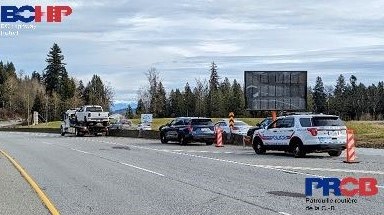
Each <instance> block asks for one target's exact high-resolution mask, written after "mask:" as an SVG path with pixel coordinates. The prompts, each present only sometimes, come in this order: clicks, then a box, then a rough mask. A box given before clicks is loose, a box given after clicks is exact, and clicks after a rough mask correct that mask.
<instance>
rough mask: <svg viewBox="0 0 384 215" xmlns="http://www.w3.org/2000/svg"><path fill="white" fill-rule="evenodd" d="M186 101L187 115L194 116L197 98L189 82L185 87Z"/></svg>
mask: <svg viewBox="0 0 384 215" xmlns="http://www.w3.org/2000/svg"><path fill="white" fill-rule="evenodd" d="M184 102H185V103H184V105H185V109H186V115H187V116H194V115H195V106H196V99H195V96H194V94H193V93H192V90H191V87H190V86H189V83H188V82H187V83H186V84H185V87H184Z"/></svg>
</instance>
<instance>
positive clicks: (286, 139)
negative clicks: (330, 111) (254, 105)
mask: <svg viewBox="0 0 384 215" xmlns="http://www.w3.org/2000/svg"><path fill="white" fill-rule="evenodd" d="M346 141H347V127H346V126H345V125H344V122H343V121H342V120H341V119H340V118H339V117H338V116H334V115H324V114H308V115H305V114H303V115H289V116H283V117H278V118H277V120H275V121H274V122H273V123H272V124H270V125H269V126H268V127H266V128H264V129H260V130H256V131H255V133H254V134H253V144H252V145H253V149H254V150H255V152H256V154H264V153H265V152H266V151H267V150H278V151H286V152H291V153H293V154H294V156H295V157H304V156H305V154H307V153H313V152H328V154H329V155H330V156H340V154H341V152H342V150H344V149H345V145H346Z"/></svg>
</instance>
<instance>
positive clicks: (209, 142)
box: [205, 141, 213, 146]
mask: <svg viewBox="0 0 384 215" xmlns="http://www.w3.org/2000/svg"><path fill="white" fill-rule="evenodd" d="M205 144H207V146H210V145H212V144H213V141H207V142H205Z"/></svg>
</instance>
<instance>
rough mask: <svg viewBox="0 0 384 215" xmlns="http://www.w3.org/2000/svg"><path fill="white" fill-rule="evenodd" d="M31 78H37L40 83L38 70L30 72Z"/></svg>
mask: <svg viewBox="0 0 384 215" xmlns="http://www.w3.org/2000/svg"><path fill="white" fill-rule="evenodd" d="M31 79H33V80H37V81H38V82H39V83H40V82H41V80H42V78H41V75H40V74H39V73H38V72H36V71H33V72H32V76H31Z"/></svg>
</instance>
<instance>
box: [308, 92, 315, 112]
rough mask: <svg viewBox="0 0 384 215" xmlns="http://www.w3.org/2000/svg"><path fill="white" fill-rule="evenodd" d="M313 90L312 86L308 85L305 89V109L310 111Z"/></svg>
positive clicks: (311, 109) (312, 108)
mask: <svg viewBox="0 0 384 215" xmlns="http://www.w3.org/2000/svg"><path fill="white" fill-rule="evenodd" d="M313 103H314V102H313V90H312V87H308V89H307V111H309V112H311V111H313V110H314V104H313Z"/></svg>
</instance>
